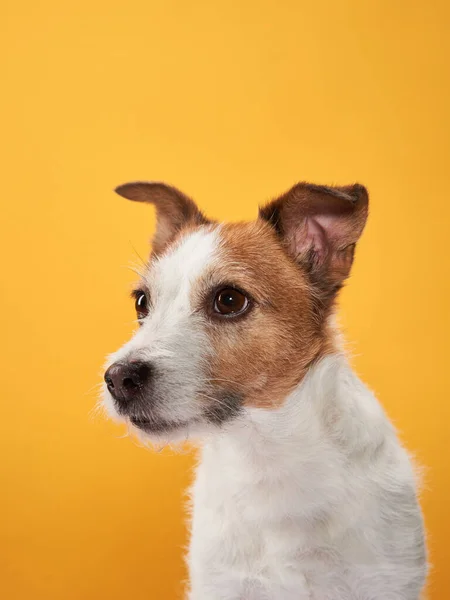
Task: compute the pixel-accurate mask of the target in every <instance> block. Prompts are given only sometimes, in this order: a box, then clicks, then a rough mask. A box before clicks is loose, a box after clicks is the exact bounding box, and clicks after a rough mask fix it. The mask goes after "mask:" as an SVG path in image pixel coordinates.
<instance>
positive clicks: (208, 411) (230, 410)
mask: <svg viewBox="0 0 450 600" xmlns="http://www.w3.org/2000/svg"><path fill="white" fill-rule="evenodd" d="M242 407H243V397H242V396H241V395H240V394H237V393H235V392H228V393H227V392H224V393H222V394H220V396H219V397H218V398H217V402H214V403H211V404H210V405H209V406H208V407H207V408H205V410H204V412H203V416H204V418H205V419H206V421H207V422H208V423H211V424H213V425H222V424H223V423H226V422H227V421H231V420H232V419H234V418H235V417H237V416H238V415H239V414H240V412H241V411H242Z"/></svg>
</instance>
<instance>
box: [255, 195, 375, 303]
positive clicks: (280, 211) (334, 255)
mask: <svg viewBox="0 0 450 600" xmlns="http://www.w3.org/2000/svg"><path fill="white" fill-rule="evenodd" d="M368 204H369V197H368V194H367V190H366V188H365V187H364V186H362V185H359V184H354V185H349V186H345V187H326V186H319V185H313V184H310V183H299V184H297V185H295V186H294V187H293V188H291V189H290V190H289V191H288V192H286V193H285V194H283V195H282V196H280V197H279V198H277V199H275V200H273V201H272V202H270V203H269V204H267V205H266V206H264V207H263V208H261V209H260V212H259V214H260V217H261V218H262V219H264V220H265V221H267V222H268V223H270V224H271V225H272V227H274V229H275V230H276V232H277V234H278V235H279V236H280V237H281V238H282V241H283V243H284V246H285V248H286V250H287V251H288V253H289V254H290V255H291V256H292V257H293V258H294V260H296V261H297V262H298V263H300V264H301V265H303V266H304V268H305V269H306V270H307V271H308V273H309V275H310V278H311V281H312V283H313V284H314V285H315V286H316V288H317V289H318V292H319V294H320V297H321V299H322V301H323V302H325V303H327V302H328V301H330V300H332V299H333V298H334V296H335V295H336V292H337V291H338V290H339V288H340V287H341V286H342V284H343V281H344V280H345V279H346V277H348V275H349V274H350V269H351V266H352V262H353V254H354V249H355V244H356V242H357V241H358V239H359V237H360V235H361V233H362V231H363V229H364V225H365V223H366V219H367V214H368Z"/></svg>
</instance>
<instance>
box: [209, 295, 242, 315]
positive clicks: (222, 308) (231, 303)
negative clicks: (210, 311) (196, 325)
mask: <svg viewBox="0 0 450 600" xmlns="http://www.w3.org/2000/svg"><path fill="white" fill-rule="evenodd" d="M248 307H249V300H248V298H247V296H246V295H245V294H243V293H242V292H240V291H239V290H235V289H234V288H224V289H222V290H220V291H219V292H217V294H216V297H215V299H214V311H215V312H216V313H219V314H220V315H224V316H226V317H234V316H235V315H240V314H242V313H243V312H244V311H246V310H247V308H248Z"/></svg>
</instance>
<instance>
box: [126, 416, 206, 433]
mask: <svg viewBox="0 0 450 600" xmlns="http://www.w3.org/2000/svg"><path fill="white" fill-rule="evenodd" d="M130 423H131V424H132V425H133V426H134V427H136V429H139V430H140V431H142V432H144V433H147V434H149V435H151V434H156V435H160V434H165V433H171V432H173V431H177V430H180V429H188V428H189V425H190V424H192V423H194V421H193V420H192V421H165V420H164V419H151V420H150V419H143V418H140V417H130Z"/></svg>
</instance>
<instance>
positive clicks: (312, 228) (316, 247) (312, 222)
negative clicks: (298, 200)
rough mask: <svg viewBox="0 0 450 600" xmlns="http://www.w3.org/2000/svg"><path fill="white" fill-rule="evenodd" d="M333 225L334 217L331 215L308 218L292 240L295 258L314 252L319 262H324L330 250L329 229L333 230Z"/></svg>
mask: <svg viewBox="0 0 450 600" xmlns="http://www.w3.org/2000/svg"><path fill="white" fill-rule="evenodd" d="M332 223H333V217H332V216H329V215H320V217H315V218H313V217H307V218H306V219H305V220H304V222H303V224H302V225H301V226H300V227H298V228H297V229H296V231H295V233H294V239H293V240H292V245H293V246H294V247H293V248H292V250H293V251H294V256H299V255H300V254H304V253H306V252H308V251H309V250H313V251H314V253H315V254H316V257H317V259H318V261H319V262H322V261H324V260H325V258H326V256H327V254H328V253H329V250H330V244H329V240H328V239H327V229H330V228H331V226H332Z"/></svg>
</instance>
